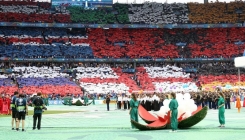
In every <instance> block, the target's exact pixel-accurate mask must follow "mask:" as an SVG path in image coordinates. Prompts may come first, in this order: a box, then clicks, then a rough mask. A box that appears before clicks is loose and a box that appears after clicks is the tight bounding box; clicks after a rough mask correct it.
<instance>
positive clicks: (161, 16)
mask: <svg viewBox="0 0 245 140" xmlns="http://www.w3.org/2000/svg"><path fill="white" fill-rule="evenodd" d="M128 10H129V14H128V17H129V21H130V22H131V23H146V24H175V23H188V20H189V18H188V8H187V4H181V3H174V4H161V3H155V2H151V3H150V2H146V3H143V4H142V5H139V4H130V5H129V8H128Z"/></svg>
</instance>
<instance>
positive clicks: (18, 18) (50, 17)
mask: <svg viewBox="0 0 245 140" xmlns="http://www.w3.org/2000/svg"><path fill="white" fill-rule="evenodd" d="M0 22H36V23H53V22H58V23H70V22H71V19H70V15H69V14H59V13H56V14H45V13H44V14H42V13H40V14H39V13H31V14H24V13H12V12H8V13H0Z"/></svg>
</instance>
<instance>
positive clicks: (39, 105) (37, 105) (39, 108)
mask: <svg viewBox="0 0 245 140" xmlns="http://www.w3.org/2000/svg"><path fill="white" fill-rule="evenodd" d="M32 106H33V107H34V115H33V130H35V129H36V122H37V119H38V122H37V129H38V130H40V129H41V119H42V112H43V109H45V110H47V108H46V107H45V105H44V102H43V99H42V98H41V93H37V97H36V98H35V99H34V100H33V102H32Z"/></svg>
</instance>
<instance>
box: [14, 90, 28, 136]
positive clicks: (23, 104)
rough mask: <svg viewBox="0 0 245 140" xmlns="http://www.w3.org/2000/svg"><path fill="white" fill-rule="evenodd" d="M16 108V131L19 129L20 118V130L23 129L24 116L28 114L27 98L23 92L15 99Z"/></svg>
mask: <svg viewBox="0 0 245 140" xmlns="http://www.w3.org/2000/svg"><path fill="white" fill-rule="evenodd" d="M15 105H16V110H17V116H18V117H17V118H18V121H17V123H16V131H19V124H20V121H21V120H22V131H25V129H24V128H25V117H26V115H28V106H27V100H26V98H25V96H24V95H23V94H20V95H19V98H18V99H16V101H15Z"/></svg>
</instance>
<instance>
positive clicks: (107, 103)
mask: <svg viewBox="0 0 245 140" xmlns="http://www.w3.org/2000/svg"><path fill="white" fill-rule="evenodd" d="M110 101H111V99H110V95H109V94H107V96H106V106H107V111H109V110H110V106H109V105H110Z"/></svg>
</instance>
